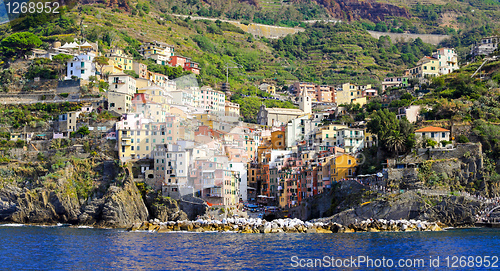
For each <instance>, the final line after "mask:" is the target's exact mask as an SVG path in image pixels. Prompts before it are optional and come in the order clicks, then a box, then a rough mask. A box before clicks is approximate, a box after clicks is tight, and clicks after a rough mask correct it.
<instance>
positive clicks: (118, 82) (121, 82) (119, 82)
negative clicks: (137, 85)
mask: <svg viewBox="0 0 500 271" xmlns="http://www.w3.org/2000/svg"><path fill="white" fill-rule="evenodd" d="M113 84H125V81H123V80H113Z"/></svg>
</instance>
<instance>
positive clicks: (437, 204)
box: [313, 191, 484, 227]
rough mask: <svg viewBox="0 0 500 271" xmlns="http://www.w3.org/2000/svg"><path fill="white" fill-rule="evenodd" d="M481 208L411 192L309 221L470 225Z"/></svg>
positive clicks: (452, 198) (453, 198)
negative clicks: (390, 221)
mask: <svg viewBox="0 0 500 271" xmlns="http://www.w3.org/2000/svg"><path fill="white" fill-rule="evenodd" d="M483 209H484V208H483V207H482V203H481V202H479V201H475V200H473V199H466V198H465V197H463V196H451V195H438V196H426V195H420V194H418V193H416V192H415V191H410V192H406V193H403V194H400V195H398V196H395V199H393V200H390V201H389V200H376V201H373V202H369V203H367V204H364V205H360V206H357V207H354V208H350V209H348V210H345V211H342V212H340V213H337V214H335V215H333V216H331V217H327V218H320V219H316V220H313V221H320V222H325V223H326V222H335V223H340V224H347V225H349V224H352V223H356V222H357V221H361V220H366V219H375V220H378V219H384V220H399V219H406V220H411V219H414V220H425V221H430V222H440V223H443V224H446V225H448V226H452V227H459V226H473V225H474V222H475V221H474V218H475V216H476V214H478V213H479V212H480V211H481V210H483Z"/></svg>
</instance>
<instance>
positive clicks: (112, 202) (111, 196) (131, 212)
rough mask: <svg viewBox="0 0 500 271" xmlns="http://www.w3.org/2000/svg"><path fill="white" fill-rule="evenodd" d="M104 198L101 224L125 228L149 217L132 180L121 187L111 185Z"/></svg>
mask: <svg viewBox="0 0 500 271" xmlns="http://www.w3.org/2000/svg"><path fill="white" fill-rule="evenodd" d="M104 198H105V200H104V205H103V207H102V214H101V222H100V223H99V224H101V225H102V226H106V227H114V228H125V227H128V226H130V225H132V224H133V223H135V222H138V221H143V220H145V219H148V217H149V213H148V210H147V208H146V205H145V204H144V201H143V200H142V197H141V194H140V192H139V189H137V187H136V186H135V183H133V182H132V181H128V182H126V183H125V184H124V186H123V187H111V188H110V189H109V190H108V193H107V194H106V196H105V197H104Z"/></svg>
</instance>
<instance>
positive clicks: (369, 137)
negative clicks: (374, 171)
mask: <svg viewBox="0 0 500 271" xmlns="http://www.w3.org/2000/svg"><path fill="white" fill-rule="evenodd" d="M377 145H378V140H377V135H375V134H372V133H368V132H365V148H370V147H372V146H377Z"/></svg>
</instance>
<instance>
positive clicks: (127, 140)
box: [34, 41, 458, 207]
mask: <svg viewBox="0 0 500 271" xmlns="http://www.w3.org/2000/svg"><path fill="white" fill-rule="evenodd" d="M450 50H451V49H445V48H443V49H440V50H438V53H437V55H436V56H435V58H433V59H435V60H436V61H438V62H437V63H436V65H433V66H432V67H435V68H436V69H437V72H440V71H442V72H443V73H448V72H450V71H451V70H452V68H453V69H455V66H453V65H451V64H452V63H455V64H456V54H455V53H454V51H453V50H451V51H450ZM60 52H68V53H71V52H78V53H77V54H75V55H74V58H72V59H70V60H69V61H68V63H67V64H68V65H67V78H68V79H69V78H72V77H77V78H80V79H82V80H88V79H89V76H91V75H100V76H102V75H103V74H104V73H106V74H107V76H106V77H101V78H102V79H104V80H108V83H109V89H108V90H107V91H106V97H105V99H104V100H102V101H96V102H92V103H91V104H89V105H88V106H84V107H82V109H81V110H79V111H74V112H67V113H65V114H61V115H60V116H59V118H58V120H57V121H56V123H55V125H54V134H53V138H64V137H69V136H70V134H71V132H75V131H77V130H78V129H79V128H80V127H82V126H84V125H87V123H85V122H84V121H82V118H80V116H81V115H82V114H87V113H90V112H92V111H99V110H108V111H110V112H114V113H116V115H117V116H120V120H119V121H118V122H116V123H112V124H110V125H101V126H96V127H89V128H91V129H90V130H93V131H96V132H100V133H103V134H105V137H106V138H107V139H109V140H116V151H117V154H118V157H119V159H120V161H121V162H123V163H132V164H133V165H134V166H135V167H136V168H137V169H138V172H140V173H139V175H140V176H137V177H139V178H143V179H144V180H145V182H146V183H147V184H149V185H150V186H151V187H153V188H155V189H161V190H162V191H163V194H164V195H165V196H169V197H172V198H175V199H179V198H182V197H183V196H185V195H193V194H194V195H195V196H198V197H200V198H202V199H204V200H205V201H207V202H208V203H209V204H218V205H236V204H238V203H239V202H240V201H248V200H250V201H251V200H255V201H259V202H261V203H266V204H276V205H279V206H281V207H291V206H295V205H297V204H300V203H301V202H302V201H303V200H304V199H305V198H308V197H311V196H314V195H316V194H319V193H321V192H323V191H324V190H325V189H328V188H330V187H331V185H332V184H334V183H336V182H339V181H341V180H344V179H347V178H353V177H355V176H356V175H357V172H356V167H357V166H358V165H359V163H360V160H359V157H358V154H359V153H360V152H361V151H363V150H364V149H366V148H370V147H372V146H375V145H377V144H378V139H377V136H376V135H374V134H371V133H369V132H368V131H367V129H366V126H365V123H363V122H358V123H355V124H353V125H343V124H335V123H331V122H328V121H326V120H331V119H338V118H339V117H341V116H342V115H345V114H348V112H347V111H346V108H345V107H343V106H342V105H346V104H359V105H361V106H362V105H364V104H366V103H367V101H368V100H369V99H370V98H372V97H375V96H377V90H375V89H374V88H372V86H371V85H356V84H352V83H345V84H342V85H338V86H325V85H316V84H312V83H304V82H297V83H295V84H293V85H292V86H291V87H290V88H289V90H290V93H291V95H294V96H296V98H297V100H298V103H299V109H286V108H266V107H265V106H264V105H262V106H261V108H260V110H259V113H258V125H251V124H245V123H243V122H241V120H240V107H239V105H238V104H235V103H231V102H229V101H227V100H226V93H230V92H223V91H219V90H214V89H212V88H210V87H208V86H203V87H201V88H200V87H198V86H197V85H196V84H193V85H190V86H186V85H185V84H182V86H178V85H177V82H176V81H174V80H169V79H168V77H167V76H165V75H162V74H158V73H154V72H151V71H148V70H147V66H146V65H144V64H142V63H138V62H135V61H134V60H133V59H132V58H130V57H129V56H126V55H125V54H124V53H123V51H122V50H121V49H120V48H113V49H111V50H110V51H109V52H108V53H106V54H105V56H106V57H107V58H108V59H109V63H108V65H104V66H103V67H101V69H97V68H96V66H95V63H94V62H93V58H94V57H95V56H96V55H97V52H98V50H97V45H96V44H90V43H84V44H80V45H79V44H76V43H75V44H65V45H64V46H57V45H56V46H54V48H53V51H52V52H51V53H47V52H45V53H44V52H39V51H35V52H34V54H37V55H38V57H40V56H43V57H49V58H50V57H51V56H53V54H57V53H60ZM140 53H141V54H143V55H144V57H146V58H151V59H153V60H154V61H155V62H156V63H157V64H160V65H172V66H176V65H180V66H182V67H183V69H184V70H190V71H192V72H193V73H197V72H199V69H198V66H197V64H196V63H194V62H191V61H190V60H189V59H186V58H182V57H178V56H175V55H174V47H173V46H170V45H167V44H164V43H160V42H156V41H155V42H151V43H145V44H143V45H142V46H141V51H140ZM51 54H52V55H51ZM453 54H455V58H453ZM450 57H451V58H450ZM440 61H442V63H446V64H442V63H440ZM444 65H451V66H447V67H448V68H446V69H445V68H444ZM429 67H431V66H428V68H422V69H423V70H425V71H428V70H431V71H434V70H435V69H431V68H429ZM456 68H458V65H457V66H456ZM125 70H134V71H135V73H136V74H137V75H139V77H138V78H134V77H133V76H130V75H129V74H126V73H125V72H124V71H125ZM407 85H408V76H405V77H391V78H386V79H385V80H384V82H382V86H383V89H386V88H390V87H405V86H407ZM228 87H229V86H228V84H226V85H225V86H224V88H228ZM260 87H261V89H262V90H265V91H267V92H269V93H272V94H274V93H275V91H276V89H275V87H274V86H273V85H271V84H262V85H261V86H260ZM226 90H227V89H226ZM313 105H326V107H325V108H326V109H324V110H314V111H315V112H313ZM330 105H339V106H330ZM419 112H420V106H408V107H404V108H400V109H399V110H398V114H397V116H398V118H403V117H405V118H407V119H408V120H409V121H410V122H416V121H417V119H418V116H419ZM417 136H421V137H429V138H433V139H435V140H436V141H438V143H439V141H442V140H447V141H448V140H450V135H449V131H448V130H445V129H442V128H436V127H430V128H426V129H424V130H421V131H417Z"/></svg>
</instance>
